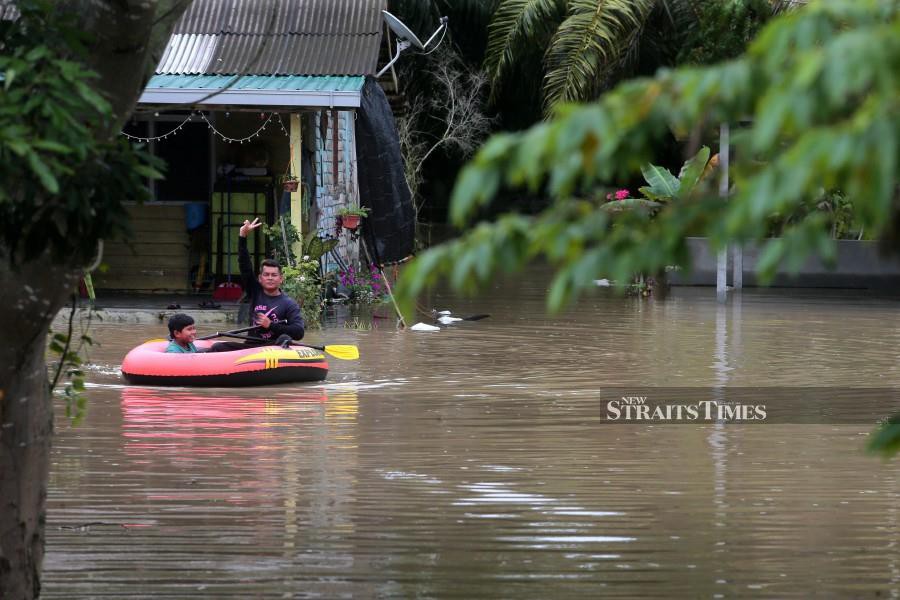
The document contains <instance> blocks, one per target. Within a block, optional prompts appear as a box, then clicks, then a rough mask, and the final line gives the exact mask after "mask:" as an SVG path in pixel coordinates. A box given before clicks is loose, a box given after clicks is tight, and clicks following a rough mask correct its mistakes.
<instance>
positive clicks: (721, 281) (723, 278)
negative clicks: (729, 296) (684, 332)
mask: <svg viewBox="0 0 900 600" xmlns="http://www.w3.org/2000/svg"><path fill="white" fill-rule="evenodd" d="M729 133H730V132H729V130H728V123H722V124H721V125H720V126H719V169H720V170H721V177H720V178H719V196H721V197H722V198H727V197H728V147H729V143H730V140H729V137H730V136H729ZM727 279H728V246H725V247H724V248H723V249H722V250H721V251H720V252H719V256H718V260H717V261H716V299H717V300H718V301H719V302H725V288H726V286H727Z"/></svg>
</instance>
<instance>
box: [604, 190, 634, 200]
mask: <svg viewBox="0 0 900 600" xmlns="http://www.w3.org/2000/svg"><path fill="white" fill-rule="evenodd" d="M630 196H631V192H629V191H628V190H625V189H622V190H616V193H615V194H613V193H612V192H610V193H609V194H607V195H606V199H607V200H610V201H612V200H625V199H626V198H628V197H630Z"/></svg>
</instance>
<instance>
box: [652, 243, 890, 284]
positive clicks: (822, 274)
mask: <svg viewBox="0 0 900 600" xmlns="http://www.w3.org/2000/svg"><path fill="white" fill-rule="evenodd" d="M688 244H689V246H690V248H691V256H692V259H693V260H692V263H693V268H692V270H691V271H690V272H689V273H688V272H676V273H671V274H670V275H671V277H670V281H671V282H672V283H673V284H675V285H713V286H714V285H716V255H715V254H714V253H713V252H712V250H711V249H710V247H709V242H708V241H707V240H706V239H705V238H690V239H689V240H688ZM837 245H838V249H837V263H836V265H835V266H834V269H833V270H832V269H829V268H828V267H826V266H825V265H824V264H822V262H821V261H820V260H818V259H810V260H807V261H806V263H805V264H804V265H803V267H802V268H801V269H800V272H799V273H797V274H796V275H789V274H788V273H787V272H786V269H784V268H783V267H782V269H780V270H779V272H778V274H777V275H776V277H775V281H774V283H773V284H772V285H774V286H777V287H825V288H865V289H883V290H897V291H900V258H898V257H883V256H881V255H880V253H879V250H878V243H877V242H863V241H859V242H858V241H855V240H839V241H838V242H837ZM743 254H744V286H745V287H753V286H756V285H757V281H756V262H757V258H758V256H759V248H758V247H756V246H749V247H746V248H744V251H743ZM731 273H732V256H731V255H730V254H729V261H728V285H731Z"/></svg>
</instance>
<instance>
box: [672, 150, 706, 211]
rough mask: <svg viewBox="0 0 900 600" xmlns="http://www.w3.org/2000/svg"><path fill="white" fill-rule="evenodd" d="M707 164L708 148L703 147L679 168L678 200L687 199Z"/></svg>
mask: <svg viewBox="0 0 900 600" xmlns="http://www.w3.org/2000/svg"><path fill="white" fill-rule="evenodd" d="M708 162H709V148H708V147H706V146H703V147H702V148H700V151H699V152H697V154H695V155H694V156H692V157H691V158H690V159H688V161H687V162H685V163H684V165H683V166H682V167H681V173H679V174H678V181H679V184H678V193H677V197H678V199H679V200H684V199H686V198H689V197H690V196H691V194H692V193H693V192H694V188H695V187H696V186H697V182H698V181H700V176H701V175H703V171H704V170H705V169H706V163H708Z"/></svg>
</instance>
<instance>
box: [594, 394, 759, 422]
mask: <svg viewBox="0 0 900 600" xmlns="http://www.w3.org/2000/svg"><path fill="white" fill-rule="evenodd" d="M648 399H649V397H648V396H622V397H621V398H619V399H616V400H610V401H609V402H607V403H606V419H607V420H608V421H735V422H742V421H765V420H766V405H765V404H738V403H733V402H720V401H718V400H699V401H697V402H689V403H672V404H656V405H651V404H648V403H647V400H648Z"/></svg>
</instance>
